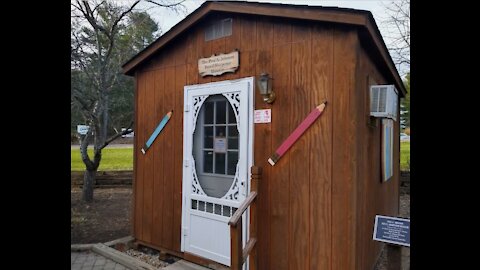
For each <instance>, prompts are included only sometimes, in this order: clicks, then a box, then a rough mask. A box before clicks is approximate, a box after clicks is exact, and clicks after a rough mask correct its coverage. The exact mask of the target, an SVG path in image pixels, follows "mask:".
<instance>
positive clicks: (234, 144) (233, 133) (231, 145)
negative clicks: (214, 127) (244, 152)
mask: <svg viewBox="0 0 480 270" xmlns="http://www.w3.org/2000/svg"><path fill="white" fill-rule="evenodd" d="M228 149H238V130H237V127H236V126H229V127H228Z"/></svg>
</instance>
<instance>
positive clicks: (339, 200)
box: [331, 28, 357, 269]
mask: <svg viewBox="0 0 480 270" xmlns="http://www.w3.org/2000/svg"><path fill="white" fill-rule="evenodd" d="M333 35H334V50H333V58H334V67H333V68H334V70H333V72H334V75H333V76H334V77H333V83H334V91H333V98H332V104H331V105H332V106H331V109H332V110H333V123H334V125H333V141H332V147H333V151H332V157H331V158H332V166H333V167H332V220H331V222H332V269H355V254H354V251H355V250H354V248H355V245H354V242H355V220H354V218H353V215H354V209H355V208H354V207H355V203H356V202H355V201H354V200H353V198H352V195H353V191H354V183H355V180H356V179H354V176H353V171H352V167H353V166H352V162H354V158H353V155H352V149H353V140H354V136H355V134H353V132H354V128H353V127H352V125H353V121H354V120H353V118H354V115H355V113H356V112H355V111H354V110H353V109H352V104H351V103H350V96H351V94H352V92H353V90H354V80H355V65H356V62H355V60H356V53H355V45H356V42H357V40H356V33H355V31H354V30H347V29H341V28H336V29H335V30H334V33H333Z"/></svg>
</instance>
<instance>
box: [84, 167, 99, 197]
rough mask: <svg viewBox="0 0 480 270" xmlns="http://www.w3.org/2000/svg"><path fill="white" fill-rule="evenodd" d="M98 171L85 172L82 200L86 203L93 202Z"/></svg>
mask: <svg viewBox="0 0 480 270" xmlns="http://www.w3.org/2000/svg"><path fill="white" fill-rule="evenodd" d="M96 175H97V170H96V169H95V170H85V174H84V175H83V189H82V191H83V192H82V199H83V200H84V201H86V202H91V201H93V184H94V183H95V177H96Z"/></svg>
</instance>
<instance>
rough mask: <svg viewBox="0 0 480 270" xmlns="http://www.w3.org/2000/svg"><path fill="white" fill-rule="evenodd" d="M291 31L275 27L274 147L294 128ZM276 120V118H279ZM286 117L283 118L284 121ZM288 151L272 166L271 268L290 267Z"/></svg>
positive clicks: (285, 26) (287, 26)
mask: <svg viewBox="0 0 480 270" xmlns="http://www.w3.org/2000/svg"><path fill="white" fill-rule="evenodd" d="M291 32H292V27H291V25H290V24H288V23H286V22H282V21H275V23H274V27H273V42H274V47H273V64H272V65H273V66H272V67H273V71H272V77H273V89H275V93H276V94H277V99H276V100H275V106H273V107H272V150H273V151H275V149H277V147H278V146H280V144H281V143H282V142H283V141H284V140H285V139H286V138H287V137H288V135H289V134H290V132H291V131H292V127H291V126H290V123H289V121H288V119H289V117H290V114H291V113H292V112H291V109H290V106H289V103H290V100H291V98H292V97H291V74H290V66H289V64H290V62H291V56H292V55H291V50H292V46H291V43H290V42H291V36H292V35H291ZM275 119H276V120H275ZM282 120H283V121H282ZM289 160H290V152H287V153H286V154H285V156H283V158H282V159H280V160H279V161H278V162H277V163H276V164H275V166H274V167H273V168H272V174H271V179H270V180H271V201H272V204H271V208H270V209H271V223H270V262H271V265H270V269H278V270H281V269H288V259H289V256H288V254H289V250H288V249H289V246H288V243H289V237H290V228H289V222H288V221H289V205H290V202H289V190H290V187H289V178H290V174H289V164H288V161H289Z"/></svg>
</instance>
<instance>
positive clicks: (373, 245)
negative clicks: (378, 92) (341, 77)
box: [356, 46, 400, 269]
mask: <svg viewBox="0 0 480 270" xmlns="http://www.w3.org/2000/svg"><path fill="white" fill-rule="evenodd" d="M358 52H359V56H358V59H359V61H358V62H359V65H358V68H357V72H356V91H357V97H358V98H357V100H356V103H357V111H358V114H357V121H358V123H357V132H356V133H357V134H359V135H360V136H358V142H357V160H358V164H357V173H358V174H357V175H358V186H357V208H356V214H357V219H358V220H357V235H356V236H357V237H356V239H357V243H356V249H357V253H356V257H357V265H358V269H372V268H373V266H374V264H375V262H376V260H377V258H378V256H379V255H380V251H381V248H382V246H383V244H381V243H379V242H377V241H373V240H372V235H373V226H374V221H375V220H374V219H375V215H388V216H397V215H398V207H399V201H398V199H399V197H398V196H399V162H400V160H399V158H400V156H399V154H400V138H399V136H397V135H394V152H393V153H394V156H393V164H394V165H393V166H394V167H393V178H392V179H390V180H389V181H387V182H382V177H381V138H382V125H381V120H380V119H377V120H375V121H376V126H371V125H369V124H368V118H369V116H368V115H369V110H370V108H369V105H370V101H369V86H370V85H372V84H391V83H392V82H389V81H387V80H386V79H385V77H384V76H383V75H382V74H383V72H382V71H381V70H380V69H379V67H378V66H376V65H375V64H374V61H373V60H372V59H371V56H370V55H369V54H368V53H367V52H368V48H365V47H363V46H361V47H359V49H358ZM397 115H398V116H399V110H397ZM399 133H400V132H399V120H398V119H397V121H395V122H394V134H399Z"/></svg>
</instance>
